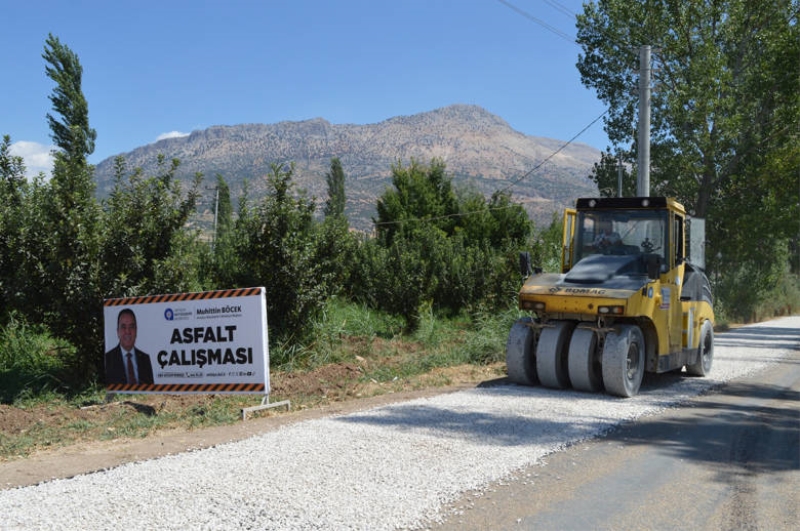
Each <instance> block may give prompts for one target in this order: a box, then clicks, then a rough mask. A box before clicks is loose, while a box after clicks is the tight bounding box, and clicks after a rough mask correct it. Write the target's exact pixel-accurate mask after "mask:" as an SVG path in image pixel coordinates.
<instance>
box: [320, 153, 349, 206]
mask: <svg viewBox="0 0 800 531" xmlns="http://www.w3.org/2000/svg"><path fill="white" fill-rule="evenodd" d="M344 181H345V175H344V170H343V169H342V162H341V161H340V160H339V158H338V157H334V158H332V159H331V169H330V171H328V173H326V174H325V182H326V183H327V185H328V200H327V201H326V202H325V217H326V218H329V217H339V216H344V207H345V202H346V197H345V193H344Z"/></svg>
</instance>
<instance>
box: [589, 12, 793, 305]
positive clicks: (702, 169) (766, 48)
mask: <svg viewBox="0 0 800 531" xmlns="http://www.w3.org/2000/svg"><path fill="white" fill-rule="evenodd" d="M798 11H799V8H798V3H797V1H796V0H792V1H790V2H760V3H753V2H748V1H746V0H728V1H725V2H719V3H709V2H700V1H696V0H695V1H691V2H686V1H679V0H669V1H666V2H628V1H625V0H607V1H604V2H593V3H587V4H585V6H584V12H583V13H582V14H581V15H579V16H578V22H577V26H578V43H579V44H580V45H581V47H582V48H583V54H582V55H581V57H580V60H579V63H578V69H579V71H580V73H581V78H582V81H583V83H584V84H585V85H587V86H588V87H591V88H593V89H595V90H596V91H597V94H598V96H599V98H600V99H601V100H602V101H603V102H605V103H606V104H607V105H608V106H609V114H608V117H607V119H606V123H605V126H606V131H607V132H608V134H609V138H610V139H611V140H612V142H613V143H614V144H625V143H628V142H630V140H631V137H632V136H634V135H633V132H634V131H635V124H636V112H637V103H638V100H637V94H636V91H635V90H633V89H634V88H635V87H636V83H637V72H636V65H637V57H636V54H637V49H636V47H637V46H639V45H644V44H650V45H653V46H654V50H653V62H654V65H653V67H654V68H653V76H654V77H653V85H654V87H653V93H652V97H651V146H650V148H651V174H650V181H651V195H669V196H674V197H677V198H678V199H679V200H680V201H681V202H682V203H683V204H684V205H685V206H686V207H687V210H689V211H690V212H691V213H692V214H693V215H694V216H696V217H701V218H706V219H707V222H708V223H707V227H708V234H707V238H708V240H709V248H708V250H707V253H706V255H707V256H709V257H712V259H711V260H710V261H709V265H710V266H711V267H710V268H709V271H710V272H711V274H712V275H714V274H719V275H720V277H722V278H725V279H726V280H725V282H728V281H730V280H731V279H738V281H741V282H746V283H748V284H743V285H740V286H739V290H738V291H737V290H734V289H730V290H729V289H725V287H724V285H723V286H722V287H721V293H722V297H733V298H732V299H730V300H726V305H727V306H728V307H733V306H736V304H737V301H740V302H743V303H744V304H745V305H746V306H751V305H752V304H756V305H757V304H758V303H759V301H758V300H753V301H749V299H748V300H747V301H742V299H741V297H743V296H746V297H750V296H754V297H756V298H758V297H764V296H766V292H765V291H763V290H762V289H760V288H758V287H757V286H759V285H760V284H761V283H762V282H764V281H766V280H767V279H769V278H770V277H771V276H772V275H771V273H768V272H767V270H769V269H771V268H774V267H777V268H779V269H780V268H782V264H771V265H770V266H768V267H765V266H764V264H763V263H764V262H767V261H773V260H776V259H778V257H779V256H780V255H781V251H780V249H781V248H782V247H783V246H784V245H785V243H786V242H787V241H789V242H797V240H798V234H800V206H799V205H800V189H799V188H798V186H797V167H798V166H797V163H798V160H800V142H798V137H797V125H796V124H797V123H798V120H800V91H798V90H797V79H798V78H800V62H799V61H797V57H800V25H798V24H797V22H798V20H797V15H798ZM637 149H638V146H636V143H635V142H633V148H632V149H630V150H622V154H623V158H624V162H625V164H626V165H628V166H629V165H631V164H632V163H633V162H634V161H635V158H636V151H637ZM612 160H613V159H612V157H611V154H610V152H609V153H606V154H605V155H604V157H603V159H602V160H601V163H600V164H599V165H596V166H595V170H594V176H593V177H594V179H595V181H596V182H597V183H598V186H599V188H600V189H601V191H602V192H603V193H604V194H606V195H610V194H609V193H608V191H609V190H610V189H611V187H612V186H611V183H613V182H615V181H616V172H615V170H614V168H613V164H612ZM633 182H635V179H632V178H629V177H628V175H627V172H626V178H625V187H626V189H627V190H628V191H630V189H631V185H632V183H633ZM613 188H614V189H616V186H614V187H613ZM792 245H793V246H794V247H795V248H796V243H795V244H792ZM717 256H721V257H722V259H721V260H715V259H714V257H717ZM783 259H786V257H784V258H783ZM716 268H720V269H716ZM750 281H753V282H755V283H756V289H754V290H750V289H747V288H749V287H750V284H749V282H750ZM745 286H747V288H746V287H745ZM739 291H746V292H747V293H746V294H741V293H739ZM761 300H763V299H761Z"/></svg>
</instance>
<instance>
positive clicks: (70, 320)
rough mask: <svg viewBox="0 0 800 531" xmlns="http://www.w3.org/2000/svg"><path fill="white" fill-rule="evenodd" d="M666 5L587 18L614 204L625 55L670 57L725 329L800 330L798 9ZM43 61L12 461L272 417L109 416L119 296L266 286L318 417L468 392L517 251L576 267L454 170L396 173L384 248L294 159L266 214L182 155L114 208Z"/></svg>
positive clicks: (510, 311)
mask: <svg viewBox="0 0 800 531" xmlns="http://www.w3.org/2000/svg"><path fill="white" fill-rule="evenodd" d="M651 4H652V3H649V2H645V3H636V2H633V3H631V2H627V1H624V0H612V1H609V2H603V3H602V4H595V3H589V4H587V6H586V7H585V11H584V13H583V14H581V15H580V16H579V17H578V28H579V31H578V43H579V45H580V46H581V47H582V49H583V54H582V56H581V61H580V63H579V64H578V68H579V70H580V73H581V76H582V81H583V83H584V84H585V85H586V86H587V87H591V88H592V89H594V90H596V91H597V94H598V97H599V98H600V99H601V100H603V101H604V102H605V103H607V104H608V106H609V113H608V114H607V115H606V117H605V122H604V123H605V127H606V130H607V132H608V133H609V138H610V139H611V140H612V142H614V143H615V145H614V146H613V147H609V148H608V150H607V152H606V153H604V155H603V157H602V159H601V161H600V162H598V164H596V165H595V167H594V170H593V172H592V174H591V175H590V176H589V177H590V178H591V179H593V180H594V182H595V183H596V184H597V185H598V188H599V190H600V193H601V194H602V195H606V196H608V195H615V194H616V182H617V176H618V173H619V167H618V160H619V158H622V161H623V165H622V166H623V167H622V173H623V188H624V190H626V195H631V194H632V190H635V185H634V183H635V182H636V177H637V176H636V171H635V165H634V164H633V162H634V161H635V160H636V144H635V143H633V144H630V137H631V133H630V132H631V131H633V130H634V129H635V123H636V108H637V107H636V99H635V97H634V96H632V91H631V90H630V88H631V87H632V86H634V85H635V83H634V82H633V81H634V79H635V77H634V76H635V65H636V50H635V48H634V47H633V46H628V45H626V46H620V45H619V43H634V42H635V43H640V42H651V43H653V44H655V45H660V47H659V50H658V52H657V54H656V59H655V60H656V62H657V63H658V69H657V77H658V79H657V85H658V87H659V90H658V91H655V92H654V96H653V108H652V113H653V118H652V124H653V131H652V145H651V153H652V171H651V177H650V179H651V195H667V196H673V197H676V198H678V199H679V200H680V201H681V202H682V203H683V204H684V205H685V206H686V207H687V210H688V211H689V212H690V213H693V214H694V215H696V216H697V217H703V218H705V219H706V225H707V237H708V242H707V249H706V256H707V265H708V267H707V273H708V276H709V278H710V280H711V282H712V285H713V287H714V293H715V298H716V300H715V311H716V314H717V320H718V324H720V325H722V326H725V325H726V324H727V323H735V322H748V321H754V320H760V319H763V318H769V317H772V316H775V315H783V314H788V313H795V312H796V311H797V308H798V304H800V282H799V281H798V274H800V253H799V252H798V250H800V237H799V236H798V235H800V212H799V211H798V205H800V197H799V196H800V190H799V189H798V186H797V182H798V174H797V168H798V167H800V139H798V130H797V123H800V92H798V91H797V79H799V78H800V62H798V61H796V60H795V59H796V58H797V57H799V56H800V35H799V34H798V32H800V25H798V24H797V13H798V9H797V3H796V2H790V3H774V2H766V3H760V4H759V5H758V7H757V9H755V8H753V6H752V5H750V4H751V3H748V2H744V1H743V0H737V1H732V2H726V3H723V6H722V7H720V6H717V5H714V6H705V5H700V4H697V5H696V6H695V8H696V9H695V10H694V11H691V12H688V11H685V10H683V9H680V6H681V5H683V4H682V3H681V2H665V3H663V5H662V4H659V5H658V6H653V5H651ZM673 4H674V5H673ZM706 9H708V10H710V11H709V12H704V11H703V10H706ZM753 9H755V11H753ZM631 21H636V22H637V23H634V24H631V23H630V22H631ZM676 28H679V29H681V31H676ZM697 43H707V45H704V46H697ZM42 57H43V59H44V61H45V72H46V74H47V75H48V77H50V79H52V81H53V83H54V88H53V93H52V95H51V96H50V101H51V103H52V105H53V114H52V115H51V114H48V115H47V117H46V119H47V121H48V124H49V126H50V129H51V136H52V139H53V142H54V144H55V146H57V149H56V150H55V152H54V158H55V164H54V169H53V172H52V176H51V177H50V178H46V177H45V176H44V175H40V176H39V177H37V178H35V179H28V178H26V177H25V166H24V163H23V160H22V159H21V158H20V157H15V156H13V155H11V153H10V148H11V138H10V137H9V136H4V137H3V138H2V141H0V204H2V205H3V208H2V209H0V422H2V424H0V428H2V429H0V458H3V457H5V458H8V457H10V456H15V455H24V454H26V453H28V452H30V451H32V450H33V449H36V448H42V447H47V446H51V445H59V444H65V443H68V442H69V441H75V440H91V439H98V438H99V439H102V438H114V437H122V436H134V437H138V436H144V435H147V434H149V433H153V432H154V431H157V430H161V429H168V428H174V427H184V428H194V427H198V426H207V425H214V424H220V423H226V422H233V421H234V420H236V419H238V418H239V415H240V409H241V407H242V406H243V405H244V404H246V405H252V400H253V399H252V397H225V396H209V397H195V398H192V399H185V400H180V401H176V400H174V399H172V398H162V399H161V402H157V399H154V398H152V397H145V396H138V395H137V396H136V397H135V398H134V397H130V400H124V399H119V398H118V399H117V401H118V402H117V404H118V405H117V406H109V405H105V404H104V403H103V402H104V398H105V396H104V395H105V391H104V389H103V386H102V374H103V367H102V363H103V356H102V355H103V344H102V338H103V322H102V301H103V300H104V299H106V298H112V297H113V298H115V297H128V296H137V295H146V294H154V293H176V292H190V291H203V290H211V289H225V288H233V287H249V286H264V287H266V291H267V293H268V294H269V296H268V298H267V299H268V301H267V310H268V315H269V320H268V321H269V338H270V361H271V375H272V383H273V386H272V387H273V393H274V394H273V399H274V400H277V399H283V398H288V399H290V400H292V403H293V404H294V405H295V406H299V407H303V406H307V407H312V406H313V405H315V404H319V403H324V402H326V401H332V400H339V399H346V398H348V397H357V396H359V395H360V396H368V395H369V394H374V393H380V392H386V391H387V390H388V391H391V390H395V389H408V388H414V387H415V386H423V385H447V384H449V383H452V382H454V381H456V380H457V379H458V378H460V376H455V375H456V374H462V376H463V374H467V373H468V374H473V372H472V369H474V368H479V369H480V370H479V371H478V373H476V374H480V377H486V373H485V372H483V369H487V370H488V371H489V374H493V373H494V372H497V373H499V374H500V373H502V365H503V363H502V361H503V358H504V352H503V349H504V344H505V339H506V334H507V332H508V329H509V327H510V325H511V323H513V321H514V319H515V318H516V316H517V315H518V314H517V310H516V308H515V295H516V292H517V289H518V287H519V285H520V280H521V277H520V274H519V272H518V253H519V252H520V251H529V252H531V258H532V262H533V264H534V265H538V266H540V267H542V268H543V269H544V270H545V271H555V270H557V269H558V267H559V263H560V260H559V253H560V238H561V222H560V217H559V215H558V214H554V217H553V221H552V223H551V224H550V225H549V226H546V227H545V226H543V227H535V226H534V225H533V223H532V222H531V221H530V219H529V217H528V216H527V214H526V211H525V209H524V208H523V206H522V205H520V204H518V203H516V202H515V201H514V200H513V197H512V195H511V194H510V193H509V192H508V191H507V189H500V190H497V191H496V192H495V193H494V194H492V195H491V197H485V196H484V195H483V194H481V193H479V192H478V191H477V190H474V189H470V188H469V187H458V186H455V185H454V184H453V182H452V180H451V177H450V175H449V174H448V172H447V168H446V165H445V163H444V162H443V161H442V160H437V159H433V160H431V161H417V160H410V161H398V162H397V163H396V164H395V165H394V166H393V167H392V168H391V170H392V186H391V188H389V189H387V190H386V191H385V193H384V194H383V195H382V196H381V197H380V198H379V199H378V202H377V204H376V212H377V215H376V218H375V220H374V221H375V223H374V231H373V233H372V234H369V235H367V234H358V233H354V232H352V231H350V230H349V226H348V220H347V215H346V211H345V205H346V197H347V196H346V192H347V190H346V174H345V168H343V167H342V164H341V162H340V161H339V159H337V158H333V159H332V160H331V164H330V170H329V171H328V173H327V174H326V175H325V179H326V183H327V192H328V193H327V198H324V199H323V202H324V207H323V208H322V210H321V212H319V211H318V210H319V209H318V208H317V199H316V198H313V197H310V196H308V195H307V194H306V193H305V192H303V191H301V190H298V189H296V188H295V187H294V185H293V180H292V177H293V172H294V168H293V165H292V164H291V163H281V164H278V163H275V164H273V165H272V167H271V171H270V172H269V175H266V176H263V178H264V179H265V181H266V184H267V187H266V188H267V193H266V194H265V195H264V196H261V197H252V196H250V195H249V194H248V193H247V191H245V193H244V194H243V195H242V196H241V197H238V198H232V197H230V193H229V187H228V185H227V183H226V181H225V178H224V175H216V176H214V177H213V178H212V179H211V180H210V181H209V176H203V175H199V174H198V175H196V176H195V179H194V180H193V181H192V182H190V183H186V182H181V181H180V180H178V179H177V178H176V177H175V176H176V171H177V169H178V168H179V167H180V164H181V161H179V160H166V159H164V158H163V157H161V158H159V160H158V170H157V171H156V172H155V174H154V175H145V174H143V172H142V170H141V169H138V168H128V167H127V164H126V161H125V160H124V159H123V158H119V159H117V160H116V182H115V187H114V189H113V191H112V193H111V195H110V196H109V197H108V198H106V199H104V200H100V199H98V198H97V197H96V194H95V184H94V176H93V168H92V166H91V165H89V164H88V162H87V157H88V156H89V155H90V154H91V153H92V152H93V150H94V142H95V139H96V137H97V132H96V131H95V130H94V129H92V128H91V126H90V124H89V112H88V108H89V106H88V102H87V101H86V99H85V97H84V95H83V92H82V90H81V77H82V68H81V65H80V61H79V59H78V56H77V55H76V54H75V53H74V52H73V51H72V50H70V48H69V47H68V46H66V45H65V44H63V43H61V42H60V41H59V39H58V38H57V37H55V36H53V35H50V36H48V38H47V40H46V42H45V47H44V53H43V55H42ZM632 65H634V66H632ZM626 146H627V147H626ZM259 178H262V177H259ZM209 182H210V183H211V184H214V185H216V187H217V190H218V192H219V194H218V197H219V203H218V214H217V220H216V223H215V230H214V232H213V234H209V232H208V231H207V230H205V231H204V230H203V229H201V228H200V227H198V225H197V224H196V220H197V212H196V209H197V201H198V197H199V192H198V191H199V190H200V188H201V187H202V186H206V185H207V184H209ZM472 377H475V378H477V377H479V376H472ZM119 404H121V405H119ZM132 404H133V405H132ZM163 404H166V405H163ZM176 404H181V405H176ZM134 406H135V407H134ZM173 406H174V407H173ZM83 407H88V408H90V409H81V408H83ZM48 411H50V412H54V413H53V414H47V412H48ZM87 411H89V412H92V411H93V412H96V411H104V412H105V413H104V414H103V415H99V416H98V418H94V417H92V415H93V413H86V412H87ZM30 412H35V413H34V414H33V415H27V413H30ZM15 419H16V420H18V421H19V422H16V421H15Z"/></svg>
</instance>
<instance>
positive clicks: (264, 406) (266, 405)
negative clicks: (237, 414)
mask: <svg viewBox="0 0 800 531" xmlns="http://www.w3.org/2000/svg"><path fill="white" fill-rule="evenodd" d="M281 406H286V410H287V411H288V410H289V408H290V407H291V403H290V402H289V401H288V400H281V401H280V402H270V401H269V395H264V398H262V399H261V404H260V405H258V406H251V407H243V408H242V420H243V421H245V420H247V414H248V413H252V412H253V411H260V410H262V409H270V408H273V407H281Z"/></svg>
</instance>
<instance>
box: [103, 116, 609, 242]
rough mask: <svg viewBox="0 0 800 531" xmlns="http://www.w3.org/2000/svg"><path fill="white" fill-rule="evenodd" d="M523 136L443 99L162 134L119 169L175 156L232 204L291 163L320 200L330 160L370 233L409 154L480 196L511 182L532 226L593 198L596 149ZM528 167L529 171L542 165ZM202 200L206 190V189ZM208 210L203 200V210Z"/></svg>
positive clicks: (107, 174)
mask: <svg viewBox="0 0 800 531" xmlns="http://www.w3.org/2000/svg"><path fill="white" fill-rule="evenodd" d="M563 143H564V142H563V141H560V140H554V139H549V138H541V137H535V136H528V135H524V134H522V133H520V132H518V131H515V130H514V129H512V128H511V127H510V126H509V125H508V123H506V122H505V121H504V120H503V119H502V118H500V117H498V116H495V115H493V114H491V113H489V112H488V111H486V110H484V109H483V108H481V107H478V106H474V105H452V106H449V107H444V108H441V109H436V110H434V111H430V112H424V113H420V114H415V115H412V116H398V117H395V118H390V119H388V120H385V121H383V122H380V123H377V124H367V125H352V124H343V125H334V124H331V123H330V122H328V121H326V120H324V119H322V118H315V119H313V120H306V121H302V122H280V123H277V124H244V125H232V126H214V127H209V128H208V129H205V130H202V131H194V132H192V133H191V134H190V135H188V136H185V137H180V138H169V139H165V140H161V141H159V142H155V143H153V144H149V145H146V146H142V147H139V148H136V149H134V150H133V151H131V152H129V153H124V154H122V156H124V158H125V160H126V162H127V166H128V168H131V169H132V168H136V167H141V168H142V169H143V170H144V172H145V175H155V172H156V170H155V166H156V161H157V156H158V155H159V154H163V155H164V156H165V157H166V159H167V160H171V159H173V158H177V159H179V160H180V161H181V166H180V169H179V172H178V176H179V177H180V178H181V179H186V180H190V179H191V178H192V177H193V176H194V174H195V173H196V172H201V173H202V174H203V175H204V176H205V177H206V180H207V183H208V186H209V187H211V186H212V185H213V183H214V182H215V180H216V175H217V174H220V175H222V176H223V177H224V178H225V180H226V181H227V182H228V184H229V186H230V188H231V199H232V201H233V204H234V208H235V206H236V203H237V199H238V197H239V196H240V195H241V192H242V185H243V182H244V181H245V180H247V181H248V187H249V190H250V195H251V197H260V196H261V195H263V193H264V192H265V190H266V179H265V176H266V175H267V174H269V173H270V164H271V163H273V162H289V161H292V162H294V163H295V174H294V182H295V186H296V187H298V188H301V189H304V190H306V191H307V192H308V193H309V194H310V195H312V196H314V197H316V199H317V202H318V203H319V204H320V205H322V204H323V203H324V202H325V200H326V199H327V187H326V184H325V173H326V172H327V171H328V169H329V167H330V161H331V158H333V157H339V159H340V160H341V162H342V167H343V169H344V172H345V175H346V182H345V192H346V195H347V214H348V217H349V219H350V224H351V226H353V227H354V228H357V229H361V230H367V231H369V230H371V229H372V222H371V218H372V217H373V216H374V215H375V204H376V201H377V199H378V197H379V196H380V195H381V194H382V193H383V192H384V191H385V190H386V188H387V187H389V186H391V167H392V164H394V163H396V162H397V161H401V162H402V163H403V164H404V165H406V164H408V163H409V161H410V160H411V159H412V158H413V159H416V160H418V161H420V162H423V163H428V162H430V160H431V159H432V158H433V157H438V158H441V159H443V160H444V161H445V163H446V164H447V170H448V172H449V173H450V174H451V176H452V177H453V181H454V183H456V184H457V185H459V186H460V185H469V186H474V187H476V188H477V189H478V190H480V191H481V192H483V193H485V194H486V195H487V196H488V195H491V193H492V192H494V191H496V190H500V189H506V188H507V187H509V186H510V187H511V188H510V189H511V191H512V192H513V197H514V200H515V201H519V202H522V203H523V204H524V205H525V208H526V209H527V210H528V212H529V213H530V215H531V216H532V218H533V219H534V220H535V221H537V223H545V224H546V223H549V221H550V218H551V215H552V213H553V212H554V211H560V210H561V209H562V208H563V207H564V206H565V205H572V204H573V203H574V200H575V198H577V197H581V196H591V195H596V194H597V188H596V186H595V185H594V183H593V182H592V181H591V180H590V179H589V178H588V175H589V172H590V170H591V168H592V165H593V163H595V162H597V161H599V159H600V152H599V151H598V150H596V149H594V148H592V147H590V146H587V145H585V144H577V143H576V144H570V145H569V146H567V147H566V148H564V149H563V150H562V151H560V152H559V153H558V154H556V155H553V153H554V152H555V151H556V150H557V149H558V148H560V147H561V146H562V145H563ZM548 157H552V158H550V159H549V160H548V161H547V162H546V163H544V164H543V165H542V166H541V167H540V168H539V169H537V170H536V171H533V172H531V170H532V169H533V168H534V167H537V166H539V165H540V164H542V162H543V161H545V159H547V158H548ZM95 174H96V179H97V183H98V193H99V194H100V195H101V196H106V195H108V193H109V192H110V191H111V188H112V186H113V179H114V157H111V158H108V159H106V160H104V161H102V162H100V164H98V165H97V167H96V172H95ZM207 195H208V196H211V195H213V192H210V191H208V192H207ZM204 208H206V212H205V217H207V216H209V215H211V213H212V212H213V206H211V203H210V201H208V202H207V204H206V205H205V206H204Z"/></svg>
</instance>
